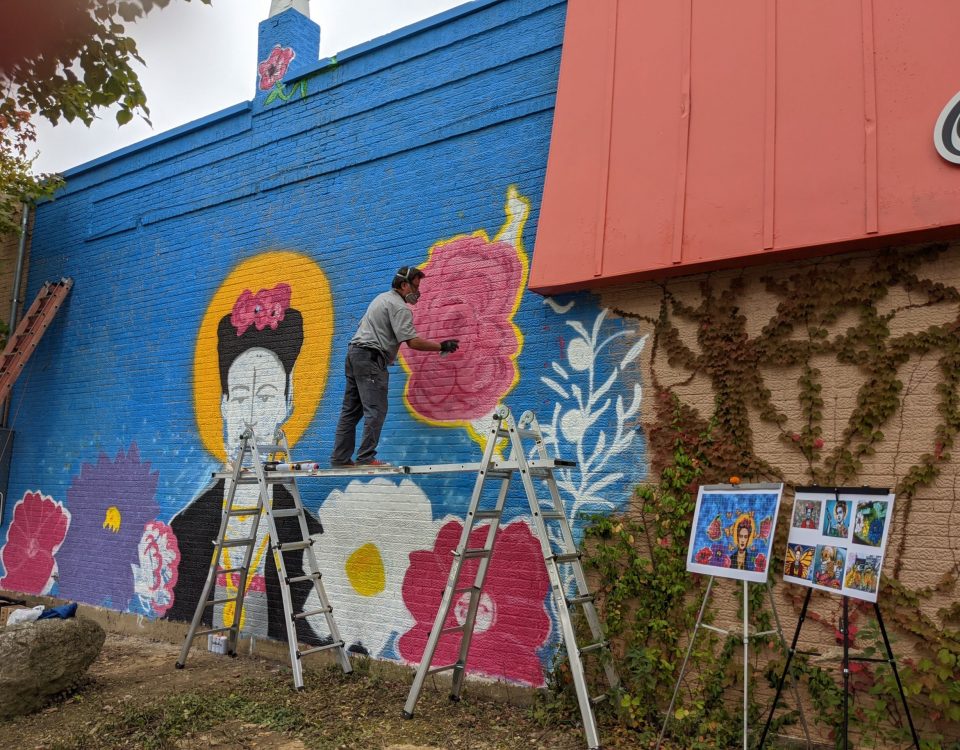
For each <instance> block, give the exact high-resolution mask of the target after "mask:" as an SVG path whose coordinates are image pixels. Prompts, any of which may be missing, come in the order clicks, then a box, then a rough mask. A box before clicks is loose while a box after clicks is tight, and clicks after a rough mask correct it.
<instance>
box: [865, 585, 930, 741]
mask: <svg viewBox="0 0 960 750" xmlns="http://www.w3.org/2000/svg"><path fill="white" fill-rule="evenodd" d="M873 611H874V612H876V614H877V624H878V625H879V626H880V634H881V635H882V636H883V645H884V646H886V647H887V660H888V661H889V663H890V669H892V670H893V676H894V677H895V678H896V680H897V688H898V689H899V690H900V700H902V701H903V708H904V710H905V711H906V712H907V722H908V723H909V724H910V736H911V737H913V746H914V747H915V748H917V750H920V738H919V737H918V736H917V730H916V729H915V728H914V726H913V717H912V716H911V715H910V706H908V705H907V696H906V694H904V692H903V684H902V683H901V682H900V673H899V672H898V671H897V661H896V659H894V658H893V649H892V648H891V647H890V639H889V638H887V629H886V628H885V627H884V626H883V617H882V616H881V615H880V605H879V604H877V603H876V602H874V603H873Z"/></svg>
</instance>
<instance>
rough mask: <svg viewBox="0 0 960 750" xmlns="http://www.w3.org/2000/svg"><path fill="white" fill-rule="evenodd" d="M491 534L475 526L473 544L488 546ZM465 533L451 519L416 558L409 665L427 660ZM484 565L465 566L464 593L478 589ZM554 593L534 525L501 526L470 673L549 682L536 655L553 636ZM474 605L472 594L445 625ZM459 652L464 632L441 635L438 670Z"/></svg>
mask: <svg viewBox="0 0 960 750" xmlns="http://www.w3.org/2000/svg"><path fill="white" fill-rule="evenodd" d="M487 531H488V528H487V527H486V526H482V527H478V528H475V529H474V530H473V533H472V534H471V535H470V547H474V548H475V547H482V546H483V542H484V540H485V538H486V534H487ZM462 532H463V525H462V524H461V523H460V522H459V521H450V522H449V523H447V524H445V525H444V526H443V528H441V529H440V533H439V534H437V539H436V542H435V543H434V546H433V549H432V550H419V551H417V552H412V553H410V566H409V567H408V568H407V573H406V576H405V577H404V580H403V601H404V603H405V604H406V605H407V609H408V610H410V614H411V615H413V619H414V622H415V624H414V626H413V627H412V628H411V629H410V630H408V631H407V632H406V633H404V634H403V635H402V636H400V640H399V641H398V644H397V645H398V650H399V652H400V657H401V658H402V659H403V660H405V661H407V662H410V663H417V662H419V661H420V659H421V658H422V657H423V652H424V649H425V648H426V644H427V638H428V637H429V635H430V629H431V628H432V627H433V621H434V619H435V618H436V616H437V610H438V609H439V608H440V598H441V596H442V595H443V590H444V587H445V586H446V583H447V576H448V575H449V574H450V566H451V564H452V563H453V556H452V555H451V554H450V551H451V550H452V549H455V548H456V546H457V542H458V541H459V539H460V534H461V533H462ZM478 567H479V560H467V561H466V562H465V563H464V565H463V570H462V574H461V577H460V584H461V586H460V588H467V587H469V586H470V585H472V583H473V580H474V577H475V576H476V573H477V568H478ZM518 571H522V572H523V573H522V575H520V574H518ZM549 590H550V582H549V579H548V577H547V571H546V569H545V568H544V565H543V553H542V552H541V550H540V544H539V542H537V540H536V539H534V537H533V534H531V533H530V527H529V526H527V524H526V523H524V522H522V521H520V522H516V523H511V524H509V525H507V526H504V527H503V528H502V529H500V532H499V534H498V535H497V541H496V543H495V545H494V553H493V558H492V560H491V561H490V567H489V569H488V570H487V577H486V580H485V582H484V586H483V593H482V594H481V596H480V603H479V606H478V609H477V617H476V621H475V627H474V634H473V639H472V641H471V644H470V654H469V659H468V660H467V668H468V672H471V673H479V674H484V675H487V676H488V677H499V678H504V679H507V680H511V681H514V682H520V683H524V684H527V685H533V686H542V685H543V684H544V678H543V666H542V664H541V663H540V658H539V657H538V656H537V650H538V649H539V648H541V647H542V646H543V645H544V643H546V641H547V638H548V637H549V636H550V618H549V617H548V615H547V611H546V607H545V600H546V596H547V593H548V591H549ZM468 603H469V595H468V594H462V595H460V598H459V599H457V600H455V601H454V605H453V606H452V607H451V608H450V614H449V616H448V617H447V622H446V623H445V625H444V627H457V626H458V625H460V624H462V623H463V621H464V618H465V616H466V610H467V605H468ZM459 648H460V638H459V637H458V634H456V633H449V634H447V635H445V636H443V637H441V638H440V642H439V643H438V644H437V650H436V653H435V654H434V658H433V663H434V665H442V664H451V663H453V662H454V661H456V660H457V654H458V652H459Z"/></svg>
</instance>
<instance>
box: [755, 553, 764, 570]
mask: <svg viewBox="0 0 960 750" xmlns="http://www.w3.org/2000/svg"><path fill="white" fill-rule="evenodd" d="M753 569H754V570H755V571H757V572H758V573H762V572H763V571H765V570H766V569H767V556H766V555H765V554H763V553H762V552H758V553H757V556H756V557H755V558H753Z"/></svg>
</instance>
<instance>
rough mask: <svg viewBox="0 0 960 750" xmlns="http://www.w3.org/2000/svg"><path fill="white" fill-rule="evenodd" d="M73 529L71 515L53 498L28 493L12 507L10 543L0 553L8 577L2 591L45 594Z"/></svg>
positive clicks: (3, 582) (8, 532) (2, 585)
mask: <svg viewBox="0 0 960 750" xmlns="http://www.w3.org/2000/svg"><path fill="white" fill-rule="evenodd" d="M69 527H70V512H69V511H68V510H67V509H66V508H64V507H63V503H59V502H57V501H56V500H54V499H53V498H52V497H49V496H47V495H42V494H41V493H39V492H25V493H24V494H23V498H22V499H21V500H20V501H19V502H18V503H17V504H16V505H15V506H14V507H13V520H12V521H11V522H10V528H9V529H8V530H7V543H6V544H5V545H4V547H3V549H2V550H0V562H2V563H3V569H4V571H5V575H4V576H3V578H0V588H2V589H7V590H8V591H20V592H23V593H25V594H44V593H46V592H47V591H48V590H49V589H50V587H51V585H52V583H53V581H52V578H51V577H52V576H53V571H54V567H55V566H56V561H55V560H54V555H56V553H57V550H59V549H60V545H61V544H63V540H64V538H65V537H66V536H67V529H68V528H69Z"/></svg>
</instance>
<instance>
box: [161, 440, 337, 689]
mask: <svg viewBox="0 0 960 750" xmlns="http://www.w3.org/2000/svg"><path fill="white" fill-rule="evenodd" d="M275 440H276V442H275V443H274V444H269V445H263V444H260V445H258V444H256V441H255V439H254V435H253V432H252V430H250V429H249V428H248V429H247V430H245V431H244V433H243V435H242V436H241V442H240V450H239V454H238V455H237V456H236V457H235V460H234V464H233V467H232V471H231V472H229V474H228V475H227V477H225V479H226V486H227V487H228V488H229V489H228V490H227V497H226V502H225V504H224V508H223V517H222V519H221V521H220V531H219V532H218V534H217V539H216V541H215V542H214V544H215V545H216V549H215V551H214V553H213V560H212V562H211V564H210V571H209V572H208V574H207V580H206V583H205V584H204V587H203V593H202V594H201V595H200V601H199V602H198V603H197V609H196V611H195V612H194V615H193V620H192V621H191V623H190V630H189V631H188V632H187V637H186V640H185V641H184V643H183V647H182V648H181V649H180V658H179V660H178V661H177V665H176V666H177V669H183V667H184V665H185V664H186V662H187V654H188V653H189V652H190V646H191V644H192V643H193V639H194V638H196V637H198V636H202V635H211V634H214V633H228V634H229V635H228V636H227V645H226V652H227V653H228V654H229V655H231V656H236V653H237V640H238V639H239V636H240V618H241V613H242V612H243V599H244V595H245V593H246V588H247V578H248V577H249V576H250V565H251V560H252V558H253V554H254V549H255V548H256V546H257V530H258V529H259V525H260V519H261V516H262V517H265V518H266V520H267V524H268V527H267V531H268V534H269V539H268V544H269V545H270V550H271V551H272V553H273V559H274V562H275V563H276V566H277V575H278V577H279V579H280V593H281V596H282V598H283V614H284V623H285V625H286V630H287V645H288V647H289V649H290V666H291V668H292V669H293V683H294V685H295V686H296V688H297V690H303V666H302V659H303V657H304V656H307V655H308V654H313V653H317V652H319V651H327V650H333V652H334V654H335V656H336V659H337V662H338V663H339V664H340V667H341V669H343V671H344V672H345V673H348V674H349V673H350V672H351V671H353V668H352V667H351V666H350V658H349V657H348V655H347V649H346V646H345V644H344V642H343V639H342V638H341V637H340V631H339V630H338V629H337V624H336V622H334V619H333V609H332V607H331V606H330V602H329V600H328V599H327V594H326V591H325V590H324V588H323V583H322V582H321V580H320V578H321V574H320V571H319V569H318V567H317V557H316V555H315V554H314V551H313V539H311V537H310V532H309V530H308V528H307V519H306V516H305V511H304V509H303V502H302V500H301V498H300V490H299V489H298V487H297V482H296V478H295V476H292V475H290V473H289V472H285V473H282V472H277V471H274V470H273V469H275V468H277V464H276V463H275V462H265V461H264V460H263V458H262V456H264V455H267V456H269V454H276V453H282V454H284V455H285V456H286V457H287V461H292V459H291V458H290V448H289V445H288V444H287V438H286V436H285V435H284V434H283V433H282V432H278V433H277V435H276V436H275ZM288 465H289V464H288ZM243 484H257V485H258V486H259V492H258V495H257V504H256V505H246V506H237V505H235V504H234V502H235V499H236V494H237V487H238V486H240V485H243ZM271 485H282V486H284V487H285V488H286V489H287V491H288V492H289V493H290V495H291V496H292V497H293V506H294V507H292V508H277V509H275V508H274V507H273V503H272V501H271V499H270V493H269V488H270V486H271ZM239 516H252V517H253V521H252V523H251V526H250V529H249V536H244V537H241V538H234V539H228V538H227V533H228V529H229V526H230V519H231V518H236V517H239ZM278 518H296V519H297V520H298V522H299V530H300V534H299V538H298V539H294V540H291V541H281V539H280V537H279V535H278V533H277V524H276V520H277V519H278ZM224 550H237V551H238V552H240V553H242V555H243V562H242V563H241V564H240V565H239V566H235V567H227V568H225V567H223V552H224ZM288 552H294V553H306V562H307V565H306V567H305V575H302V576H294V577H292V578H291V577H290V576H288V575H287V565H286V561H285V559H284V555H285V554H286V553H288ZM221 575H238V576H239V585H238V586H237V590H236V591H237V593H236V595H233V596H227V597H224V598H221V599H217V598H211V594H213V593H214V588H215V585H216V581H217V578H218V577H219V576H221ZM302 581H304V582H305V581H310V582H311V583H312V585H313V589H314V591H315V593H316V594H317V597H318V599H319V600H320V608H319V609H314V610H310V611H304V612H294V611H293V602H292V597H291V594H290V584H292V583H299V582H302ZM228 593H229V592H228ZM229 604H232V605H233V622H232V623H231V624H230V625H225V626H223V627H211V628H209V629H206V630H198V628H199V627H200V624H201V622H202V620H203V615H204V612H205V610H206V609H207V608H208V607H213V606H216V605H229ZM320 614H322V615H324V617H325V618H326V622H327V629H328V631H329V633H330V637H331V638H332V642H331V643H328V644H325V645H321V646H317V647H315V648H307V649H304V650H302V651H301V650H300V646H299V644H298V642H297V627H296V626H297V621H298V620H302V619H304V618H307V617H313V616H315V615H320ZM214 625H216V623H214Z"/></svg>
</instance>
